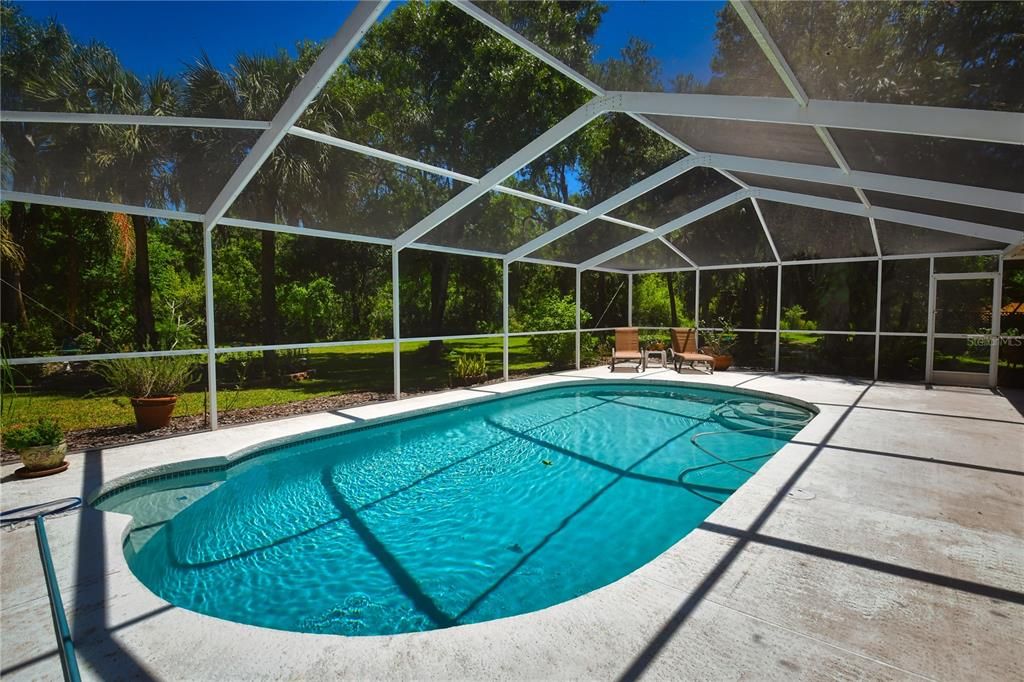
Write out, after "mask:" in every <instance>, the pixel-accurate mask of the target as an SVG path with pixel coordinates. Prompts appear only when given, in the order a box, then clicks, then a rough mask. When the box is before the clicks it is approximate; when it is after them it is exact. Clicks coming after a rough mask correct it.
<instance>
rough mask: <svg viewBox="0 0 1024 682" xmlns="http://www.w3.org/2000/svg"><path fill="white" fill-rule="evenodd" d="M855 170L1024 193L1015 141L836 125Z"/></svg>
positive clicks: (1022, 156) (1021, 151) (1023, 160)
mask: <svg viewBox="0 0 1024 682" xmlns="http://www.w3.org/2000/svg"><path fill="white" fill-rule="evenodd" d="M832 137H833V138H835V141H836V144H837V145H839V149H840V150H841V151H842V152H843V155H844V156H845V157H846V160H847V161H848V162H849V164H850V167H851V168H853V169H854V170H862V171H870V172H872V173H885V174H888V175H905V176H907V177H911V178H921V179H923V180H936V181H939V182H952V183H955V184H958V185H972V186H974V187H989V188H991V189H1001V190H1005V191H1008V192H1024V147H1022V146H1021V145H1012V144H995V143H990V142H975V141H972V140H955V139H949V138H944V137H926V136H923V135H901V134H898V133H879V132H870V131H865V130H843V129H840V128H833V129H832Z"/></svg>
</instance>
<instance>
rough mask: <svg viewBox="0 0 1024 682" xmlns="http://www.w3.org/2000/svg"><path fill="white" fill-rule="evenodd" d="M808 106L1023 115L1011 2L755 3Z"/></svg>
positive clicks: (1017, 20)
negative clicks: (876, 105)
mask: <svg viewBox="0 0 1024 682" xmlns="http://www.w3.org/2000/svg"><path fill="white" fill-rule="evenodd" d="M754 5H755V7H756V9H757V12H758V14H759V15H760V16H761V19H762V20H763V21H764V24H765V27H766V28H767V29H768V32H769V33H770V34H771V36H772V38H773V39H774V40H775V42H776V44H777V45H778V46H779V49H780V50H781V51H782V54H783V56H784V57H785V59H786V61H787V62H788V63H789V65H790V67H791V68H792V69H793V72H794V73H795V74H796V77H797V79H798V80H799V81H800V83H801V85H803V87H804V90H806V92H807V94H808V96H810V97H811V98H813V99H832V100H847V101H855V102H892V103H894V104H917V105H926V106H941V107H962V108H965V109H994V110H1004V111H1024V90H1022V89H1021V87H1020V82H1021V76H1022V73H1024V72H1022V67H1021V62H1020V48H1021V44H1020V26H1021V12H1020V8H1019V6H1015V5H1017V3H989V2H969V3H916V2H907V3H902V2H898V3H883V2H868V3H858V2H850V3H842V2H821V1H812V2H764V1H761V0H759V1H758V2H755V3H754Z"/></svg>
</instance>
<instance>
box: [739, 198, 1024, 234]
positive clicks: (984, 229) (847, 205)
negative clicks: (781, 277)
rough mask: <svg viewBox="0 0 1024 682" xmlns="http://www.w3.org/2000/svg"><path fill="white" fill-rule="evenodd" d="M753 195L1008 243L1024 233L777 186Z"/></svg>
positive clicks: (795, 204) (770, 199)
mask: <svg viewBox="0 0 1024 682" xmlns="http://www.w3.org/2000/svg"><path fill="white" fill-rule="evenodd" d="M750 191H751V192H752V196H753V197H754V198H757V199H764V200H765V201H776V202H779V203H782V204H792V205H794V206H806V207H807V208H817V209H821V210H824V211H832V212H834V213H846V214H849V215H855V216H861V217H863V218H874V219H875V220H887V221H889V222H894V223H903V224H904V225H914V226H916V227H924V228H928V229H930V230H938V231H940V232H949V233H951V234H959V235H963V236H965V237H974V238H977V239H988V240H991V241H997V242H1003V243H1004V244H1009V243H1012V242H1016V241H1017V240H1019V239H1021V238H1022V237H1024V232H1021V231H1019V230H1010V229H1007V228H1004V227H992V226H990V225H982V224H980V223H972V222H969V221H966V220H954V219H952V218H943V217H941V216H934V215H925V214H922V213H912V212H911V211H900V210H897V209H894V208H883V207H881V206H872V207H870V208H867V207H865V206H864V205H862V204H857V203H854V202H852V201H842V200H840V199H828V198H825V197H818V196H811V195H809V194H797V193H795V192H782V191H779V190H774V189H759V188H753V187H752V188H750Z"/></svg>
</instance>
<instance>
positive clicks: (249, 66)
mask: <svg viewBox="0 0 1024 682" xmlns="http://www.w3.org/2000/svg"><path fill="white" fill-rule="evenodd" d="M312 51H313V50H312V48H311V47H310V46H301V47H300V52H302V55H300V58H299V59H298V60H296V59H293V58H292V57H291V56H289V55H288V53H287V52H284V51H281V52H278V53H277V54H276V55H272V56H267V55H253V56H249V55H239V56H238V57H237V58H236V60H235V64H234V65H233V66H232V67H231V69H230V71H229V72H227V73H225V72H223V71H221V70H219V69H218V68H217V67H216V66H214V64H213V63H212V62H211V61H210V59H209V57H207V56H205V55H204V56H203V57H202V58H200V59H199V60H197V61H196V63H195V64H193V65H191V66H190V67H189V68H188V69H187V70H186V71H185V74H184V80H185V93H184V109H185V110H186V111H187V112H188V115H190V116H202V117H213V118H236V119H252V120H264V121H267V120H270V119H271V118H273V117H274V115H275V114H276V113H277V110H278V109H279V108H280V107H281V105H282V104H283V103H284V101H285V99H286V98H287V97H288V94H289V93H290V92H291V90H292V88H293V87H294V86H295V85H296V84H297V83H298V82H299V80H300V79H301V77H302V74H303V71H304V68H305V66H307V64H306V63H305V62H307V61H308V60H309V59H308V57H309V54H310V53H311V52H312ZM326 111H327V109H326V107H325V106H324V105H322V104H318V105H314V106H313V107H311V108H310V110H309V111H308V112H307V114H306V117H307V120H310V119H312V120H314V121H316V123H315V125H316V126H317V127H318V129H321V130H323V129H324V127H326V128H327V129H331V128H330V126H331V124H330V117H329V116H328V115H327V113H326ZM243 146H244V145H242V144H241V142H240V139H239V136H238V135H237V132H235V133H232V131H223V130H215V129H209V130H203V131H197V132H196V133H194V134H193V136H192V139H191V141H190V144H187V145H185V146H184V148H183V149H182V153H181V156H179V163H181V164H183V165H192V164H196V165H197V166H200V167H205V168H208V169H210V168H219V169H220V170H221V171H222V172H221V173H217V172H213V173H212V175H213V176H215V177H216V176H218V175H224V176H225V177H228V176H229V175H230V173H231V172H232V171H233V170H234V168H235V167H237V163H238V161H239V160H240V158H239V151H240V149H242V148H243ZM327 153H328V151H327V149H326V148H320V147H318V146H317V145H315V144H313V143H310V142H308V141H306V140H302V139H298V138H290V137H286V138H285V139H284V140H283V141H282V142H281V144H280V145H278V147H277V148H276V149H275V150H274V152H273V153H272V154H271V155H270V158H268V159H267V160H266V162H265V163H264V164H263V167H262V168H261V169H260V171H259V173H257V174H256V176H255V177H254V178H253V179H252V180H251V181H250V182H249V184H248V186H247V187H246V189H245V190H244V191H243V192H242V194H241V195H240V196H239V198H238V199H237V201H236V202H235V205H234V207H233V209H232V210H233V211H234V212H238V213H240V214H242V215H245V216H246V217H249V218H255V219H258V220H261V221H264V222H270V223H283V224H291V225H298V224H300V223H302V222H303V220H304V218H308V216H309V213H308V211H310V210H311V206H312V205H313V203H314V201H313V197H314V196H315V194H316V193H317V192H318V191H319V183H318V180H319V178H320V177H321V175H322V169H323V168H325V164H326V162H327V161H326V157H327ZM225 166H227V167H225ZM224 171H226V172H224ZM199 179H200V178H198V177H195V176H190V175H188V174H185V173H182V174H179V177H178V178H177V181H178V182H179V183H184V185H183V187H186V188H187V189H186V191H189V192H195V191H200V190H199V188H197V187H195V186H194V183H195V182H196V181H197V180H199ZM217 189H219V187H218V188H217ZM212 198H213V197H212V196H211V197H210V199H211V200H212ZM276 252H277V233H276V232H273V231H269V230H264V231H262V232H261V247H260V266H259V270H260V311H261V317H262V324H261V330H260V333H261V340H262V342H263V343H264V344H268V345H270V344H274V343H277V328H278V324H277V298H276V294H277V292H276V272H275V259H276ZM276 358H277V355H276V353H275V352H274V351H264V353H263V363H264V371H265V372H266V374H267V375H268V376H274V375H276V374H277V362H276Z"/></svg>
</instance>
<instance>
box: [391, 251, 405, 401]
mask: <svg viewBox="0 0 1024 682" xmlns="http://www.w3.org/2000/svg"><path fill="white" fill-rule="evenodd" d="M398 287H399V281H398V249H396V248H392V249H391V338H392V351H391V352H392V355H393V369H394V373H395V400H401V399H402V333H401V328H402V325H401V317H400V313H401V305H400V303H399V297H398V294H399V291H398Z"/></svg>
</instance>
